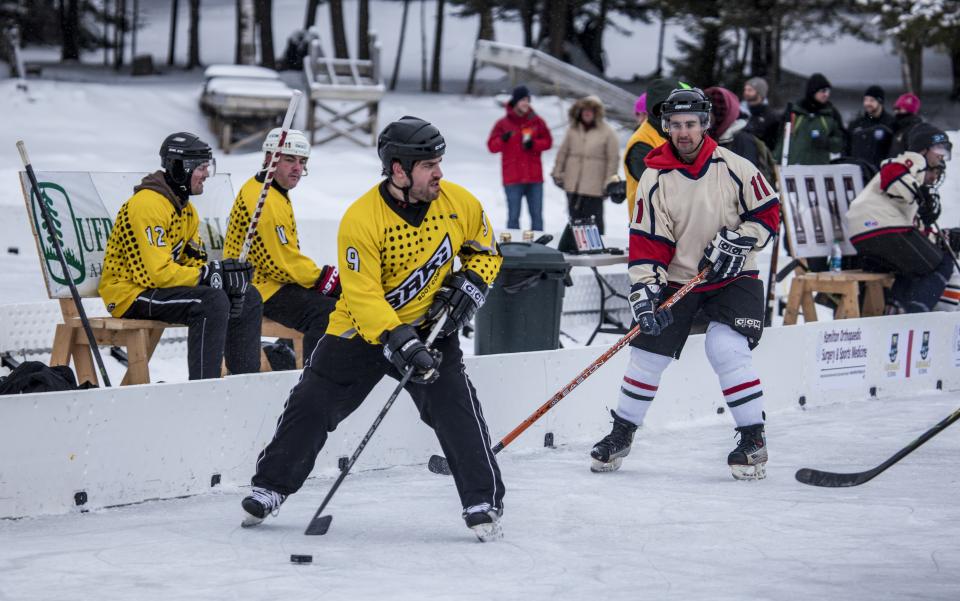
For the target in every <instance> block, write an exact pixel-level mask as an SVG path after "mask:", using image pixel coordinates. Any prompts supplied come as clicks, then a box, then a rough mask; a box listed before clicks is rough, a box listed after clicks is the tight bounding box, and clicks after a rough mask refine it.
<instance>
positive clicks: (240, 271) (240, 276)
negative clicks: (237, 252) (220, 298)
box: [220, 259, 253, 319]
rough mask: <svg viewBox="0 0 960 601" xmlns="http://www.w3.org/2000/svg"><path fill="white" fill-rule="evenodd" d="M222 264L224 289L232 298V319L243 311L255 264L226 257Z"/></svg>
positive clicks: (228, 296) (230, 298) (229, 297)
mask: <svg viewBox="0 0 960 601" xmlns="http://www.w3.org/2000/svg"><path fill="white" fill-rule="evenodd" d="M220 265H221V266H222V268H223V291H224V292H226V293H227V298H228V299H229V300H230V319H236V318H238V317H240V315H241V314H242V313H243V303H244V299H245V298H246V294H247V286H249V285H250V280H251V279H253V265H251V264H250V263H249V262H248V261H240V260H238V259H224V260H223V261H221V262H220Z"/></svg>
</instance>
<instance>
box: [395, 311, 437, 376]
mask: <svg viewBox="0 0 960 601" xmlns="http://www.w3.org/2000/svg"><path fill="white" fill-rule="evenodd" d="M380 342H381V343H383V356H384V357H386V358H387V361H389V362H390V363H392V364H393V366H394V367H396V368H397V371H399V372H400V373H401V374H405V373H407V370H408V369H410V368H411V367H412V368H413V375H411V376H410V381H411V382H413V383H414V384H432V383H433V382H435V381H436V380H437V378H439V377H440V361H441V359H442V358H443V356H442V355H441V354H440V351H437V350H433V349H428V348H427V346H426V345H425V344H423V342H422V341H421V340H420V337H419V336H417V331H416V330H414V329H413V326H411V325H408V324H403V325H401V326H397V327H396V328H394V329H392V330H390V331H389V332H384V333H383V334H381V335H380Z"/></svg>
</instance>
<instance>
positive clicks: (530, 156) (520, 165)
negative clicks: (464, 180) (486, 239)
mask: <svg viewBox="0 0 960 601" xmlns="http://www.w3.org/2000/svg"><path fill="white" fill-rule="evenodd" d="M552 145H553V139H552V138H551V137H550V128H548V127H547V124H546V123H544V121H543V119H541V118H540V117H539V116H537V114H536V113H534V112H533V109H532V108H531V107H530V90H528V89H527V87H526V86H517V87H516V88H514V90H513V94H512V95H511V97H510V102H508V103H507V114H506V116H505V117H502V118H501V119H500V120H499V121H497V123H496V124H495V125H494V126H493V130H492V131H491V132H490V137H489V139H487V148H489V149H490V152H499V153H502V154H501V165H502V168H503V188H504V191H505V192H506V194H507V229H514V230H517V229H520V206H521V204H522V203H523V198H524V197H526V198H527V208H528V209H529V211H530V221H531V226H530V229H533V230H537V231H543V167H542V165H541V164H540V153H542V152H543V151H545V150H549V149H550V147H551V146H552Z"/></svg>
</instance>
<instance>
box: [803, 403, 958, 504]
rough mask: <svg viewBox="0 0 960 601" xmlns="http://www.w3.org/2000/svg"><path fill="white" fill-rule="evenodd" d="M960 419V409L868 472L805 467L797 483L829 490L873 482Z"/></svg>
mask: <svg viewBox="0 0 960 601" xmlns="http://www.w3.org/2000/svg"><path fill="white" fill-rule="evenodd" d="M958 419H960V409H957V410H956V411H954V412H953V413H951V414H950V415H949V416H947V418H946V419H944V420H943V421H942V422H940V423H939V424H937V425H936V426H934V427H932V428H930V429H929V430H927V431H926V432H924V433H923V434H921V435H920V437H919V438H917V439H916V440H914V441H913V442H911V443H910V444H908V445H907V446H905V447H903V448H902V449H900V450H899V451H897V453H896V454H895V455H894V456H893V457H891V458H890V459H887V460H886V461H884V462H883V463H881V464H880V465H878V466H877V467H875V468H873V469H871V470H867V471H865V472H854V473H849V474H840V473H837V472H824V471H820V470H814V469H810V468H807V467H805V468H802V469H799V470H797V474H796V478H797V481H798V482H802V483H804V484H809V485H811V486H825V487H827V488H843V487H847V486H860V485H861V484H863V483H865V482H869V481H870V480H873V479H874V478H875V477H877V476H878V475H879V474H881V473H882V472H883V471H884V470H886V469H887V468H888V467H890V466H891V465H893V464H894V463H896V462H898V461H900V460H901V459H903V458H904V457H906V456H907V455H909V454H910V453H912V452H914V451H915V450H917V448H918V447H919V446H920V445H922V444H923V443H925V442H927V441H928V440H930V439H931V438H933V437H934V436H936V435H937V434H939V433H940V432H941V431H943V430H944V429H945V428H946V427H947V426H949V425H950V424H952V423H953V422H955V421H957V420H958Z"/></svg>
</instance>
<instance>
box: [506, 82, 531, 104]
mask: <svg viewBox="0 0 960 601" xmlns="http://www.w3.org/2000/svg"><path fill="white" fill-rule="evenodd" d="M524 98H530V90H528V89H527V86H524V85H520V86H517V87H515V88H513V93H512V94H510V106H513V105H515V104H517V103H518V102H520V101H521V100H522V99H524Z"/></svg>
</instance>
